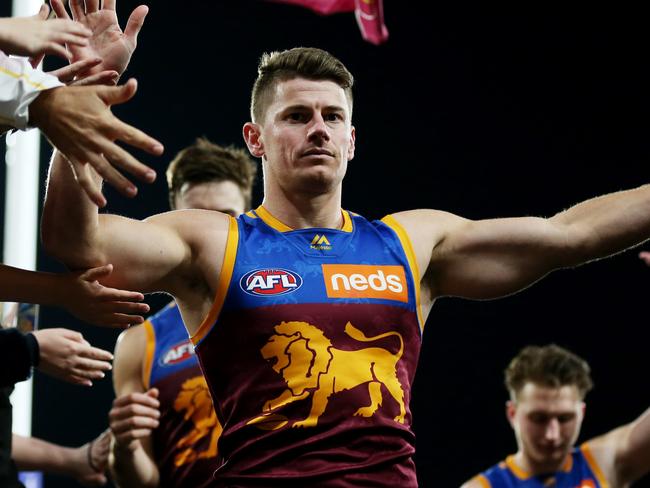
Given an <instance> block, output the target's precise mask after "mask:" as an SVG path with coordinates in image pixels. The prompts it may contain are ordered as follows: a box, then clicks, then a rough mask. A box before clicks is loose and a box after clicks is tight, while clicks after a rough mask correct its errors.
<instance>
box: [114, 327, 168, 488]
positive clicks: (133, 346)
mask: <svg viewBox="0 0 650 488" xmlns="http://www.w3.org/2000/svg"><path fill="white" fill-rule="evenodd" d="M145 349H146V336H145V330H144V326H140V327H134V328H132V329H129V330H127V331H124V332H123V333H122V335H121V336H120V338H119V339H118V341H117V344H116V346H115V362H114V366H115V368H114V370H113V386H114V388H115V396H116V397H117V398H116V399H115V401H114V402H113V407H112V408H111V411H110V412H109V414H108V419H109V424H110V427H111V431H112V433H113V442H112V445H111V455H110V460H109V465H110V470H111V474H112V475H113V478H114V479H115V481H116V482H117V484H118V485H119V486H120V488H131V487H134V488H135V487H146V488H155V487H157V486H158V484H159V481H160V473H159V471H158V466H157V465H156V463H155V461H154V456H153V446H152V439H151V432H152V430H153V429H155V428H156V427H158V422H159V420H158V419H159V418H160V410H159V406H160V402H159V401H158V398H157V397H158V390H156V389H155V388H154V389H150V390H148V391H147V390H146V388H145V385H144V384H143V366H144V365H143V361H144V359H143V358H144V357H145Z"/></svg>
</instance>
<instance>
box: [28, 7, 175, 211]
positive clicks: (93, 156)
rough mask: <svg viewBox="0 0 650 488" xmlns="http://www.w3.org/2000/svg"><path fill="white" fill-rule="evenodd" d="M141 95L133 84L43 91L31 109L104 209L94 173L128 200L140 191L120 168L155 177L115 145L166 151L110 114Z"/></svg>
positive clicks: (34, 119) (37, 123)
mask: <svg viewBox="0 0 650 488" xmlns="http://www.w3.org/2000/svg"><path fill="white" fill-rule="evenodd" d="M106 3H108V2H106ZM102 71H103V70H102ZM136 90H137V82H136V81H135V80H134V79H131V80H129V81H128V82H127V83H126V84H124V85H121V86H117V87H115V86H67V87H59V88H53V89H51V90H45V91H43V92H42V93H41V94H40V95H39V96H38V97H37V98H36V99H35V100H34V101H33V102H32V103H31V105H30V106H29V119H30V122H31V123H32V125H35V126H37V127H39V128H40V129H41V130H42V131H43V133H44V134H45V135H46V136H47V138H48V139H49V140H50V142H51V143H52V145H53V146H54V147H56V148H57V149H58V150H59V151H61V153H63V155H64V156H65V157H66V158H67V159H68V161H69V162H70V165H71V167H72V170H73V171H74V174H75V178H76V179H77V181H78V182H79V184H80V185H81V187H82V188H83V189H84V191H85V192H86V193H87V194H88V196H89V197H90V199H91V200H92V201H93V202H94V203H95V204H96V205H98V206H99V207H103V206H104V205H106V199H105V198H104V196H103V195H102V192H101V189H100V188H98V187H97V185H96V183H95V181H94V179H93V176H92V173H91V172H90V171H91V168H93V169H94V170H95V171H96V172H97V173H98V174H99V175H100V176H101V177H102V178H104V180H106V182H107V183H109V184H111V185H113V186H114V187H115V188H116V189H117V190H118V191H119V192H120V193H122V194H124V195H125V196H129V197H132V196H135V195H136V193H137V188H136V187H135V186H134V185H133V184H132V183H131V182H130V181H129V180H128V179H127V178H125V177H124V176H123V175H122V174H121V173H120V172H119V171H117V169H115V168H120V169H122V170H124V171H126V172H127V173H131V174H132V175H134V176H135V177H136V178H138V179H140V180H142V181H146V182H152V181H153V180H154V179H155V178H156V173H155V172H154V171H153V170H152V169H151V168H149V167H148V166H146V165H144V164H142V163H141V162H139V161H138V160H137V159H135V158H134V157H133V156H131V155H130V154H129V153H128V152H127V151H125V150H124V149H122V148H121V147H120V146H118V145H117V144H115V142H114V141H116V140H119V141H123V142H125V143H127V144H129V145H131V146H134V147H137V148H140V149H142V150H144V151H146V152H148V153H150V154H154V155H160V154H162V152H163V146H162V144H161V143H160V142H158V141H157V140H155V139H153V138H152V137H149V136H148V135H147V134H145V133H144V132H142V131H140V130H138V129H136V128H135V127H132V126H130V125H128V124H125V123H124V122H122V121H120V120H119V119H118V118H117V117H115V116H114V115H113V114H112V113H111V110H110V107H111V106H112V105H116V104H121V103H124V102H126V101H128V100H130V99H131V98H132V97H133V96H134V95H135V92H136Z"/></svg>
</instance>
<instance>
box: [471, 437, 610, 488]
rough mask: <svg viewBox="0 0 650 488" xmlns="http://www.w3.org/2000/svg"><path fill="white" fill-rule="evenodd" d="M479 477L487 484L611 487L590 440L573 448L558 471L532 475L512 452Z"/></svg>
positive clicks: (490, 487) (500, 487) (493, 487)
mask: <svg viewBox="0 0 650 488" xmlns="http://www.w3.org/2000/svg"><path fill="white" fill-rule="evenodd" d="M476 479H477V480H478V481H479V482H480V483H481V484H482V485H483V486H484V487H485V488H549V487H550V488H609V483H607V480H606V478H605V476H604V475H603V472H602V471H601V469H600V467H599V466H598V463H597V462H596V460H595V459H594V457H593V456H592V454H591V452H590V451H589V445H588V444H583V445H582V446H581V447H580V448H575V449H573V451H572V452H571V455H570V456H569V457H568V458H567V462H566V463H565V465H564V466H563V467H562V469H561V470H560V471H558V472H557V473H551V474H549V475H545V476H532V475H530V474H528V473H526V472H525V471H524V470H522V469H521V468H520V467H519V466H517V465H516V464H515V461H514V456H508V457H507V458H506V459H505V461H502V462H500V463H499V464H497V465H495V466H492V467H491V468H490V469H488V470H487V471H484V472H483V473H481V474H480V475H478V476H477V477H476Z"/></svg>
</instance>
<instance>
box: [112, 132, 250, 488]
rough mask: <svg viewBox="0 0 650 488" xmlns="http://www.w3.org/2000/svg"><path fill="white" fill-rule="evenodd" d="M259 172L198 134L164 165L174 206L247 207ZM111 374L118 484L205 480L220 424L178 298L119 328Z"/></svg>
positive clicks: (240, 154) (242, 155)
mask: <svg viewBox="0 0 650 488" xmlns="http://www.w3.org/2000/svg"><path fill="white" fill-rule="evenodd" d="M256 172H257V166H256V165H255V163H254V162H253V161H252V160H251V159H250V157H249V156H248V154H247V153H246V152H244V151H243V150H241V149H234V148H231V147H228V148H224V147H221V146H218V145H216V144H213V143H211V142H210V141H208V140H207V139H204V138H200V139H198V140H197V141H196V142H195V143H194V144H193V145H191V146H189V147H187V148H185V149H183V150H182V151H180V152H179V153H178V155H177V156H176V157H175V158H174V160H173V161H172V162H171V164H170V165H169V168H168V169H167V183H168V186H169V204H170V207H171V208H172V210H184V209H189V208H195V209H204V210H216V211H219V212H222V213H226V214H228V215H232V216H233V217H236V216H238V215H240V214H241V213H243V212H244V211H246V210H248V209H249V208H250V205H251V191H252V186H253V183H254V180H255V174H256ZM113 381H114V386H115V394H116V396H117V398H116V400H115V402H114V403H113V408H112V409H111V411H110V413H109V420H110V425H111V429H112V431H113V436H114V438H115V440H114V442H113V447H112V455H111V471H112V474H113V477H114V479H115V481H116V482H117V483H118V484H119V486H120V487H122V488H129V487H143V486H144V487H156V486H167V487H172V486H175V487H183V486H192V487H197V488H198V487H201V486H208V484H209V483H211V481H212V473H213V472H214V470H215V468H216V456H217V439H218V436H219V434H220V433H221V424H220V423H219V421H218V419H217V416H216V414H215V412H214V409H213V407H212V402H211V399H210V393H209V391H208V387H207V384H206V382H205V379H204V377H203V373H202V372H201V369H200V367H199V364H198V361H197V359H196V356H195V355H194V347H193V346H192V343H191V341H190V340H189V338H188V336H187V331H186V330H185V326H184V325H183V320H182V318H181V315H180V312H179V310H178V307H177V306H176V304H175V303H173V302H172V303H170V304H169V305H167V306H166V307H165V308H163V309H162V310H161V311H160V312H158V313H157V314H156V315H154V316H153V317H151V318H150V319H149V320H147V321H146V322H145V323H144V324H143V325H142V326H138V327H132V328H130V329H129V330H127V331H125V332H123V333H122V335H121V336H120V338H119V340H118V343H117V345H116V348H115V361H114V369H113Z"/></svg>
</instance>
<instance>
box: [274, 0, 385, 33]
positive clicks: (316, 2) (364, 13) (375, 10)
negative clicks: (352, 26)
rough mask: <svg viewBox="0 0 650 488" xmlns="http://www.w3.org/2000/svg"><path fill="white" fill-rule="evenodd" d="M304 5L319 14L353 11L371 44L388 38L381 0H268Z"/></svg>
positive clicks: (362, 31)
mask: <svg viewBox="0 0 650 488" xmlns="http://www.w3.org/2000/svg"><path fill="white" fill-rule="evenodd" d="M269 1H271V2H276V3H288V4H291V5H299V6H300V7H306V8H308V9H311V10H313V11H314V12H316V13H318V14H321V15H329V14H334V13H337V12H354V16H355V17H356V19H357V24H358V25H359V29H361V35H362V36H363V38H364V39H365V40H366V41H368V42H371V43H372V44H381V43H382V42H386V40H388V29H387V28H386V25H384V1H383V0H269Z"/></svg>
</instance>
